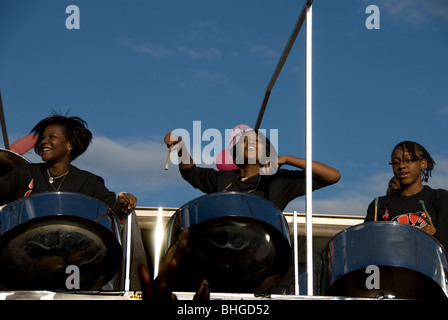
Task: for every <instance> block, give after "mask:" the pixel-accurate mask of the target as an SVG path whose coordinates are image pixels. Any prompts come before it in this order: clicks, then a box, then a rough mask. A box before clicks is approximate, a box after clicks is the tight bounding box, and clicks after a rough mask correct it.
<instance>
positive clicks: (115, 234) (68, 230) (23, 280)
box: [0, 192, 122, 290]
mask: <svg viewBox="0 0 448 320" xmlns="http://www.w3.org/2000/svg"><path fill="white" fill-rule="evenodd" d="M0 223H1V235H0V288H2V289H3V290H67V289H72V288H79V289H83V290H96V289H101V287H103V286H104V285H105V284H106V283H108V282H109V281H111V280H112V278H113V277H114V276H115V274H116V273H117V272H118V271H119V270H120V268H121V261H122V249H121V244H120V240H119V239H120V237H119V232H120V231H119V226H120V224H119V221H118V219H117V218H116V217H115V216H114V215H113V214H111V213H110V211H109V209H108V207H107V206H106V205H105V204H104V203H103V202H101V201H98V200H97V199H95V198H92V197H89V196H86V195H83V194H79V193H71V192H44V193H38V194H35V195H31V196H28V197H25V198H21V199H19V200H16V201H14V202H12V203H10V204H9V205H7V206H5V207H3V209H2V210H1V211H0ZM68 266H75V267H77V268H78V270H79V273H77V275H78V276H79V283H78V284H76V285H75V284H72V285H71V286H70V288H68V287H67V285H66V280H67V278H68V277H69V276H70V275H72V274H73V272H74V271H69V272H67V267H68ZM71 268H72V267H71ZM69 270H72V269H69ZM66 272H67V273H66ZM73 275H74V274H73ZM74 279H76V278H74Z"/></svg>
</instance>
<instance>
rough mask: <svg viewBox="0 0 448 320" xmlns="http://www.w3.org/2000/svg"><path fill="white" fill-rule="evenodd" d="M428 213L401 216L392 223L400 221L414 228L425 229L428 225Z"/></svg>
mask: <svg viewBox="0 0 448 320" xmlns="http://www.w3.org/2000/svg"><path fill="white" fill-rule="evenodd" d="M426 219H427V217H426V213H425V212H417V213H405V214H402V215H399V216H397V217H395V218H393V219H392V221H394V220H395V221H398V222H401V223H404V224H408V225H410V226H413V227H417V228H423V227H424V226H426V225H427V224H428V223H427V222H426Z"/></svg>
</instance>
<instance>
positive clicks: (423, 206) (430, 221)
mask: <svg viewBox="0 0 448 320" xmlns="http://www.w3.org/2000/svg"><path fill="white" fill-rule="evenodd" d="M419 202H420V204H421V205H422V208H423V210H425V214H426V216H427V217H428V221H429V224H430V225H431V227H433V228H434V225H433V224H432V220H431V216H430V215H429V213H428V210H426V206H425V201H423V200H420V201H419Z"/></svg>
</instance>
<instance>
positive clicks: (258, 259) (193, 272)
mask: <svg viewBox="0 0 448 320" xmlns="http://www.w3.org/2000/svg"><path fill="white" fill-rule="evenodd" d="M185 228H189V238H188V245H187V250H186V254H185V256H184V257H183V260H182V262H181V270H180V273H181V275H180V276H179V279H180V280H179V281H178V282H177V283H176V286H177V288H176V290H186V291H196V290H197V288H198V284H199V282H200V281H201V280H202V279H207V280H208V282H209V283H210V290H212V291H215V292H216V291H218V292H254V293H264V292H266V291H268V290H269V289H270V288H272V287H273V286H274V285H275V284H277V283H278V282H279V281H280V280H281V278H282V277H283V276H284V275H285V273H286V271H287V269H288V267H289V265H290V261H291V246H290V240H289V230H288V225H287V223H286V220H285V218H284V216H283V215H282V213H281V211H280V210H279V209H278V208H277V207H276V206H274V205H273V204H272V203H271V202H269V201H267V200H265V199H264V198H262V197H259V196H256V195H252V194H248V193H241V192H220V193H212V194H208V195H205V196H202V197H200V198H197V199H195V200H193V201H191V202H189V203H187V204H186V205H184V206H182V207H181V208H179V210H177V211H176V212H175V213H174V215H173V216H172V217H171V219H170V220H169V221H168V224H167V231H166V235H167V236H166V237H165V241H166V245H165V252H166V251H167V250H168V249H169V247H170V246H171V245H172V244H173V243H175V241H176V240H177V238H178V235H179V233H180V232H181V231H182V230H183V229H185Z"/></svg>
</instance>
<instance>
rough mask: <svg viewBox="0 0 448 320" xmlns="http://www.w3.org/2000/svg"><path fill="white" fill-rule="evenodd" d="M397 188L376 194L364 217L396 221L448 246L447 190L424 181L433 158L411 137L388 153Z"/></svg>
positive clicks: (430, 169)
mask: <svg viewBox="0 0 448 320" xmlns="http://www.w3.org/2000/svg"><path fill="white" fill-rule="evenodd" d="M390 165H391V166H392V170H393V173H394V177H395V178H396V179H397V180H398V182H399V189H398V191H396V192H394V193H392V194H389V195H385V196H382V197H379V198H377V199H376V200H375V201H372V202H371V203H370V205H369V207H368V209H367V216H366V218H365V221H366V222H367V221H397V222H401V223H405V224H409V225H411V226H414V227H416V228H420V229H422V230H423V231H426V232H427V233H429V234H430V235H433V236H434V238H436V239H437V240H438V241H439V242H440V243H441V244H442V245H443V247H444V248H445V249H448V191H447V190H444V189H432V188H431V187H429V186H426V185H423V182H428V180H429V178H430V177H431V172H432V170H433V169H434V165H435V161H434V160H433V159H432V157H431V155H430V154H429V152H428V151H427V150H426V149H425V148H424V147H423V146H421V145H420V144H418V143H417V142H413V141H403V142H400V143H399V144H397V145H396V146H395V147H394V149H393V151H392V154H391V162H390Z"/></svg>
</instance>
